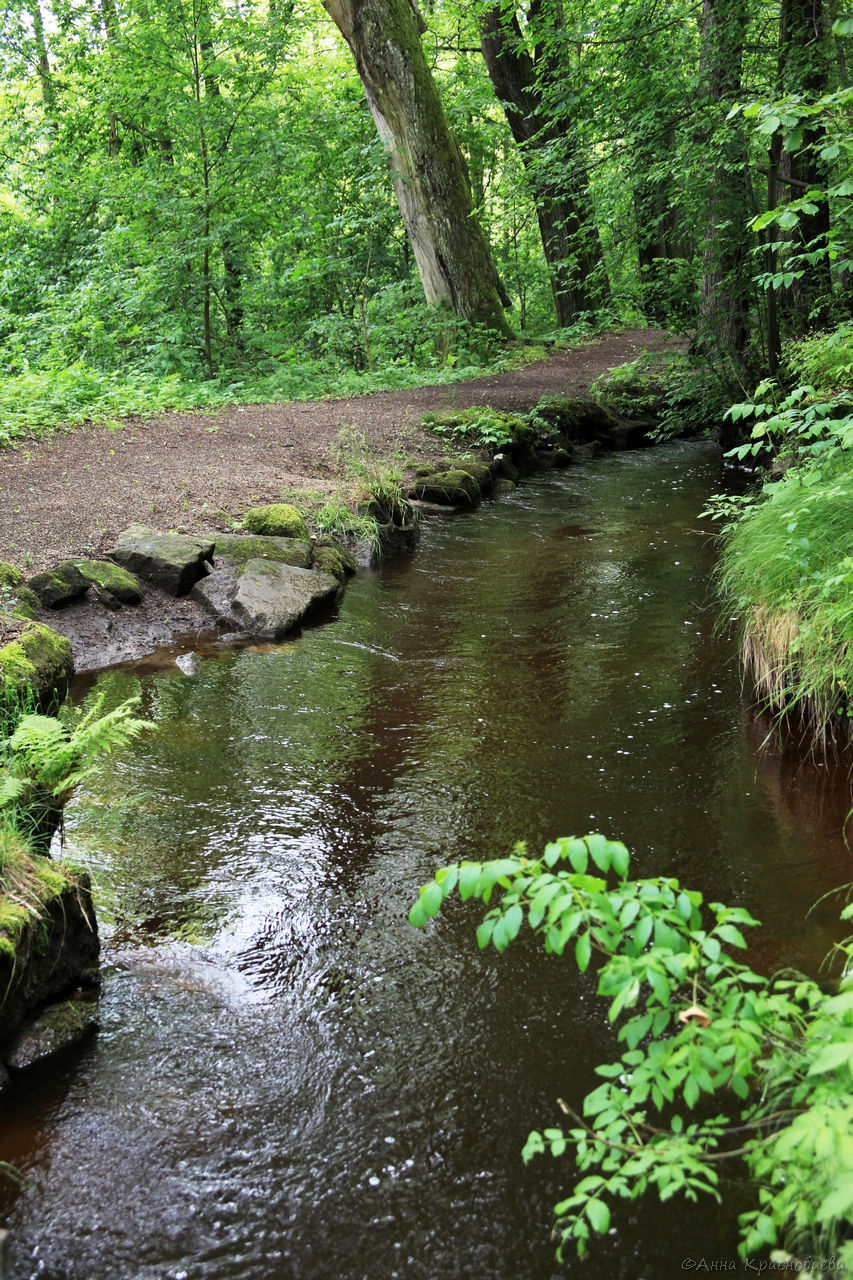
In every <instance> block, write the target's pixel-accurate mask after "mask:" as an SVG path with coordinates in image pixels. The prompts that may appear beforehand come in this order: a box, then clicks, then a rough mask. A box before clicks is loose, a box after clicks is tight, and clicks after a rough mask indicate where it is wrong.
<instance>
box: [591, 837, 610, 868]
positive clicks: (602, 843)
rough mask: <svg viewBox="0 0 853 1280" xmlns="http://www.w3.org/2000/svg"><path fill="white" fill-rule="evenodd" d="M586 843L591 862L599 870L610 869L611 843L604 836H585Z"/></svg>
mask: <svg viewBox="0 0 853 1280" xmlns="http://www.w3.org/2000/svg"><path fill="white" fill-rule="evenodd" d="M586 844H587V847H588V849H589V852H590V855H591V857H592V860H593V862H594V863H595V865H596V866H597V867H598V869H599V871H609V870H610V855H611V844H610V841H609V840H607V839H606V837H605V836H600V835H594V836H587V838H586Z"/></svg>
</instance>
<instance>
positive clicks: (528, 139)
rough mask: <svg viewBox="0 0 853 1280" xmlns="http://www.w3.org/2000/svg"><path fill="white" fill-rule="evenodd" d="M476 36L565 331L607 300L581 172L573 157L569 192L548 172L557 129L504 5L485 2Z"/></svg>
mask: <svg viewBox="0 0 853 1280" xmlns="http://www.w3.org/2000/svg"><path fill="white" fill-rule="evenodd" d="M480 33H481V40H480V48H481V49H482V51H483V58H484V59H485V63H486V69H487V70H488V73H489V78H490V80H491V82H492V85H493V86H494V90H495V93H496V94H497V96H498V99H499V100H500V102H501V104H502V106H503V109H504V114H505V115H506V118H507V123H508V124H509V127H510V129H511V130H512V136H513V137H514V138H515V141H516V143H517V145H518V148H519V154H520V155H521V159H522V162H523V163H524V166H525V169H526V171H527V174H528V177H529V179H530V184H531V187H532V190H533V196H534V199H535V201H536V217H537V219H538V221H539V232H540V235H541V237H542V248H543V250H544V253H545V261H546V262H547V264H548V271H549V274H550V278H551V289H552V291H553V294H554V307H555V309H556V312H557V320H558V321H559V323H560V324H561V325H570V324H573V323H574V322H575V320H577V318H578V315H579V314H580V313H581V312H582V311H591V310H593V309H594V308H595V307H596V306H602V305H605V304H606V303H607V302H608V301H609V286H608V283H607V277H606V275H605V274H604V272H603V265H602V264H603V255H602V251H601V240H600V238H599V235H598V229H597V228H596V226H595V222H594V221H593V218H592V214H591V210H592V200H591V197H590V193H589V186H588V182H587V178H586V174H585V172H584V170H583V166H582V165H581V164H580V162H579V158H578V157H577V156H576V155H573V156H572V157H571V166H570V167H571V170H572V173H573V181H572V188H571V190H568V189H567V187H566V186H565V185H564V184H562V183H559V182H557V181H553V180H551V179H549V178H548V176H547V174H546V169H545V166H544V165H543V163H542V154H543V152H544V150H545V149H546V148H548V147H550V146H552V145H553V143H554V141H555V139H556V138H557V136H558V130H557V129H556V128H555V127H554V126H553V125H548V123H547V121H546V119H545V116H544V114H543V112H542V110H541V108H542V101H541V93H540V91H539V87H538V84H537V66H536V62H535V61H534V59H533V57H531V55H530V53H529V52H528V50H527V49H526V48H525V45H524V37H523V35H522V32H521V27H520V26H519V23H518V19H517V17H516V15H515V14H514V13H507V12H506V11H505V9H504V8H503V6H502V5H501V4H489V5H488V6H487V7H486V8H485V9H484V10H483V12H482V14H481V17H480ZM559 137H560V142H561V151H562V153H563V157H564V160H565V158H566V152H567V151H569V152H572V151H573V150H574V148H573V147H572V144H571V139H570V138H569V137H568V135H567V134H566V132H565V131H559Z"/></svg>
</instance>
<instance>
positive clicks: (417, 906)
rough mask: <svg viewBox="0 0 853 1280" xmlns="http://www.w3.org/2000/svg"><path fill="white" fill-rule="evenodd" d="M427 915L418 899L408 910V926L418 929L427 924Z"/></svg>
mask: <svg viewBox="0 0 853 1280" xmlns="http://www.w3.org/2000/svg"><path fill="white" fill-rule="evenodd" d="M427 918H428V917H427V913H426V912H425V911H424V906H423V902H422V901H421V899H420V898H418V900H417V902H415V903H413V904H412V906H411V908H410V910H409V924H411V925H414V927H415V928H416V929H420V927H421V925H425V924H426V922H427Z"/></svg>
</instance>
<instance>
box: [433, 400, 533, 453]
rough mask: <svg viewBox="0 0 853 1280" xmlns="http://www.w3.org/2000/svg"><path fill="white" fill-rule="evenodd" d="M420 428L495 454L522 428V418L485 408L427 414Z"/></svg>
mask: <svg viewBox="0 0 853 1280" xmlns="http://www.w3.org/2000/svg"><path fill="white" fill-rule="evenodd" d="M423 425H424V426H425V427H426V429H427V430H428V431H432V432H433V433H434V434H435V435H437V436H443V437H445V438H446V439H451V440H458V441H459V442H460V443H461V444H464V445H466V446H468V447H470V448H475V449H489V450H491V451H492V452H495V451H496V450H499V449H503V448H505V447H506V446H507V445H508V444H512V442H513V441H514V440H515V438H516V436H517V434H518V431H519V428H523V426H524V419H523V418H521V417H519V416H518V415H517V414H513V413H501V412H500V411H499V410H497V409H489V408H488V407H487V406H485V405H484V406H483V407H482V408H474V409H460V410H458V411H456V410H451V411H449V412H446V413H427V414H425V415H424V419H423Z"/></svg>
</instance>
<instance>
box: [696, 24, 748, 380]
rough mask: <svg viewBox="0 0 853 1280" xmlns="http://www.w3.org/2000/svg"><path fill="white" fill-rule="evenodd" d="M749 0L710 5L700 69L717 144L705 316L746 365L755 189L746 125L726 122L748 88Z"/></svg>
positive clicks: (732, 355) (717, 339) (723, 350)
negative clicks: (751, 197)
mask: <svg viewBox="0 0 853 1280" xmlns="http://www.w3.org/2000/svg"><path fill="white" fill-rule="evenodd" d="M745 25H746V3H745V0H703V4H702V31H701V39H702V48H701V55H700V71H701V74H702V78H703V81H704V87H705V96H706V109H708V110H709V112H710V114H711V125H710V129H711V130H712V131H713V135H714V140H715V143H716V149H715V154H714V158H713V172H712V174H711V178H710V186H709V194H708V221H707V225H706V230H705V244H704V251H703V264H702V266H703V270H702V304H701V312H700V317H701V321H702V327H703V328H704V330H705V334H704V335H703V337H705V338H707V337H708V336H710V337H711V338H712V340H713V342H714V344H715V346H716V347H717V348H718V350H719V352H720V354H722V355H723V356H725V357H727V358H729V359H731V360H733V361H734V363H735V365H736V366H740V365H743V362H744V358H745V353H746V345H747V339H748V335H749V325H748V300H749V283H748V279H747V269H746V268H747V254H748V251H749V244H748V233H747V229H746V228H747V219H748V216H749V208H750V202H749V189H748V185H747V182H748V179H747V167H746V166H747V152H746V144H745V140H744V137H743V134H742V131H741V128H740V125H739V123H726V120H725V116H726V115H727V113H728V109H729V108H730V107H731V106H732V105H733V104H734V102H735V101H736V100H737V97H738V95H739V93H740V90H741V68H742V64H743V38H744V29H745Z"/></svg>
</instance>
